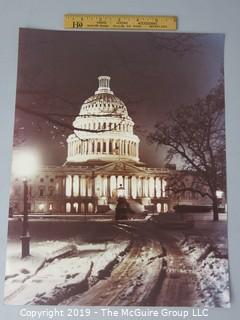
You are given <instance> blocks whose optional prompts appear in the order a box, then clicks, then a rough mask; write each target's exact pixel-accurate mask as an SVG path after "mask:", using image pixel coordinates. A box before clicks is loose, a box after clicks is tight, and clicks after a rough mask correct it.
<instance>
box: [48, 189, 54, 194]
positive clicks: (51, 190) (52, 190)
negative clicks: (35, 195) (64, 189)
mask: <svg viewBox="0 0 240 320" xmlns="http://www.w3.org/2000/svg"><path fill="white" fill-rule="evenodd" d="M48 190H49V193H48V194H49V196H53V193H54V188H53V187H49V189H48Z"/></svg>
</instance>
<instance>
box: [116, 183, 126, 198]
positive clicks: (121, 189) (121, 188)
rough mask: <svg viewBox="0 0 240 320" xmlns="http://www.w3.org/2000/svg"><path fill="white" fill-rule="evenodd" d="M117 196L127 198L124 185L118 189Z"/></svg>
mask: <svg viewBox="0 0 240 320" xmlns="http://www.w3.org/2000/svg"><path fill="white" fill-rule="evenodd" d="M117 196H118V198H124V197H125V189H124V188H123V186H122V184H120V186H119V187H118V188H117Z"/></svg>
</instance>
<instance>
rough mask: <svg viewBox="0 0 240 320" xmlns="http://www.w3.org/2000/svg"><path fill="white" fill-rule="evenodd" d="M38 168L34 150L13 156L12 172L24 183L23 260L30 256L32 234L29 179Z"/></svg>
mask: <svg viewBox="0 0 240 320" xmlns="http://www.w3.org/2000/svg"><path fill="white" fill-rule="evenodd" d="M37 168H38V158H37V154H36V153H35V152H33V151H32V150H23V149H21V150H16V151H15V152H14V155H13V162H12V172H13V175H14V176H17V177H19V178H21V179H22V181H23V222H22V235H21V237H20V239H21V242H22V258H24V257H26V256H29V255H30V233H29V226H28V179H29V178H30V177H31V176H33V175H34V174H35V173H36V171H37Z"/></svg>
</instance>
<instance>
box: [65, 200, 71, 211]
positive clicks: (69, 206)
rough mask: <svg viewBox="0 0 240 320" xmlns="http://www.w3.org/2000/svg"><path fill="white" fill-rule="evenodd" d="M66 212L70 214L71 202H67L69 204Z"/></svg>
mask: <svg viewBox="0 0 240 320" xmlns="http://www.w3.org/2000/svg"><path fill="white" fill-rule="evenodd" d="M66 212H67V213H70V212H71V203H70V202H67V203H66Z"/></svg>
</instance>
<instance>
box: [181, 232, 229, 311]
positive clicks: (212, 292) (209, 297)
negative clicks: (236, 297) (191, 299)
mask: <svg viewBox="0 0 240 320" xmlns="http://www.w3.org/2000/svg"><path fill="white" fill-rule="evenodd" d="M217 247H218V248H219V247H220V248H221V245H218V246H217ZM182 250H183V251H184V252H185V253H186V254H187V257H188V260H189V262H190V263H191V264H192V266H193V268H194V270H195V273H196V275H197V278H198V294H199V296H200V299H201V304H202V305H204V306H205V307H225V308H228V307H230V293H229V273H228V268H229V267H228V260H227V258H226V255H221V256H220V255H219V252H218V251H216V250H215V248H212V247H211V245H210V244H205V243H201V242H198V241H196V240H193V239H191V238H190V239H188V240H187V241H186V242H185V243H184V244H182Z"/></svg>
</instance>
